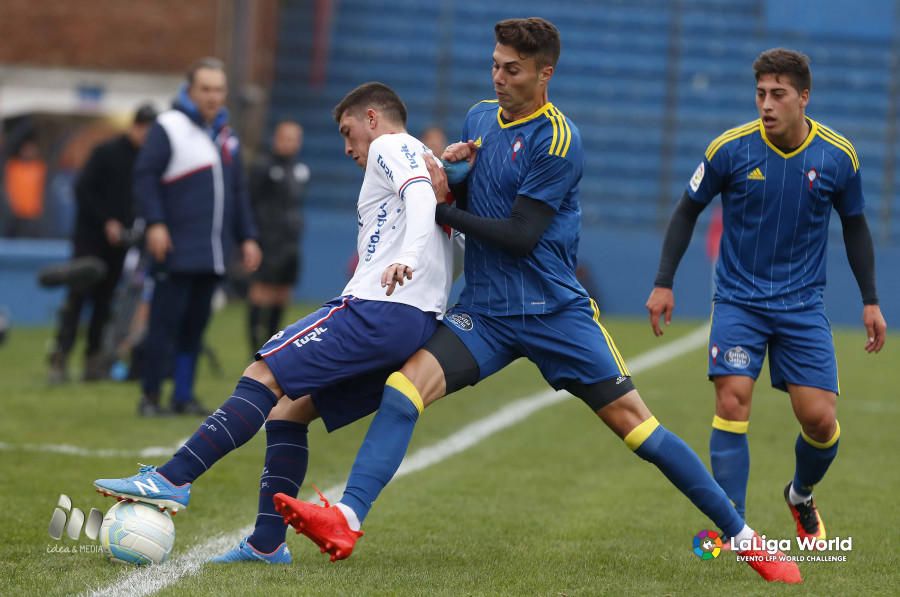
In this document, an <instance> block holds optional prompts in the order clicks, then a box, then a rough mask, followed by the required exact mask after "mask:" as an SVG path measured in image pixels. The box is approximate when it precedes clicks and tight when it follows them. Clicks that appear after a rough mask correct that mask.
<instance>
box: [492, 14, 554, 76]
mask: <svg viewBox="0 0 900 597" xmlns="http://www.w3.org/2000/svg"><path fill="white" fill-rule="evenodd" d="M494 38H495V39H496V40H497V43H498V44H500V45H503V46H510V47H511V48H513V49H515V50H516V52H518V53H519V54H520V55H521V56H525V57H528V58H532V57H533V58H534V60H535V62H537V64H538V67H544V66H548V65H549V66H553V67H555V66H556V62H557V61H558V60H559V51H560V41H559V29H557V28H556V26H555V25H554V24H553V23H551V22H550V21H548V20H546V19H542V18H540V17H530V18H527V19H506V20H505V21H500V22H499V23H497V24H496V25H494Z"/></svg>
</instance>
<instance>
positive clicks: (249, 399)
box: [157, 377, 278, 485]
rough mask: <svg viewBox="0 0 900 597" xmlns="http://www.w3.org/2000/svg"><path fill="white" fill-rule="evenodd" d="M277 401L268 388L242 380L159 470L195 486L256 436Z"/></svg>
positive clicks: (244, 378)
mask: <svg viewBox="0 0 900 597" xmlns="http://www.w3.org/2000/svg"><path fill="white" fill-rule="evenodd" d="M277 401H278V399H277V398H276V397H275V394H273V393H272V390H270V389H269V388H267V387H266V386H265V385H263V384H261V383H260V382H258V381H256V380H255V379H251V378H249V377H242V378H241V379H240V381H238V383H237V387H236V388H235V389H234V393H233V394H232V395H231V398H229V399H228V400H226V401H225V403H224V404H223V405H222V406H220V407H219V408H217V409H216V411H215V412H214V413H213V414H211V415H209V417H207V419H206V420H205V421H204V422H203V423H201V424H200V427H199V429H197V431H195V432H194V435H192V436H191V437H190V438H189V439H188V440H187V441H186V442H185V443H184V445H183V446H181V448H179V450H178V451H177V452H175V455H174V456H172V459H171V460H169V462H167V463H165V464H164V465H163V466H161V467H159V468H158V469H157V471H158V472H159V473H160V474H161V475H163V476H164V477H165V478H166V479H168V480H169V481H171V482H172V483H174V484H175V485H183V484H184V483H193V482H194V480H195V479H196V478H197V477H199V476H200V475H202V474H203V473H204V472H206V471H207V470H209V468H210V467H212V465H213V464H215V463H216V462H217V461H218V460H219V459H220V458H222V457H223V456H225V455H226V454H228V453H229V452H231V451H232V450H234V449H235V448H237V447H239V446H242V445H244V444H245V443H247V442H248V441H249V440H250V438H252V437H253V436H254V435H256V432H257V431H259V429H260V428H261V427H262V425H263V423H265V421H266V417H268V416H269V412H270V411H271V410H272V407H274V406H275V403H276V402H277Z"/></svg>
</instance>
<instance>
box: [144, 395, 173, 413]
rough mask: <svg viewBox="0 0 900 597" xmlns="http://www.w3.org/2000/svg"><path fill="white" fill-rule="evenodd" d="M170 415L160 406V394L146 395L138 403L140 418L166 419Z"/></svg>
mask: <svg viewBox="0 0 900 597" xmlns="http://www.w3.org/2000/svg"><path fill="white" fill-rule="evenodd" d="M169 414H170V413H169V411H167V410H164V409H163V407H161V406H160V405H159V394H144V395H143V396H141V401H140V402H139V403H138V416H139V417H165V416H168V415H169Z"/></svg>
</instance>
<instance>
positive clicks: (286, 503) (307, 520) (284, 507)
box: [272, 489, 363, 562]
mask: <svg viewBox="0 0 900 597" xmlns="http://www.w3.org/2000/svg"><path fill="white" fill-rule="evenodd" d="M316 492H317V493H318V494H319V499H321V500H322V502H323V503H324V504H325V505H324V506H319V505H318V504H311V503H310V502H303V501H300V500H298V499H296V498H292V497H291V496H289V495H287V494H285V493H276V494H275V495H274V496H273V497H272V501H273V502H274V503H275V509H276V510H278V513H279V514H281V516H282V518H284V522H285V523H287V524H289V525H291V526H292V527H294V529H296V531H297V532H298V533H303V534H304V535H306V536H307V537H309V538H310V539H312V541H313V543H315V544H316V545H318V546H319V550H320V551H321V552H322V553H326V552H327V553H328V554H330V555H331V561H332V562H335V561H337V560H343V559H345V558H349V557H350V554H351V553H353V546H354V545H356V541H357V539H359V538H360V537H362V536H363V532H362V531H354V530H352V529H351V528H350V525H348V524H347V519H346V518H344V514H343V512H341V510H340V509H339V508H337V507H335V506H332V505H331V504H329V503H328V500H327V499H325V496H324V495H322V492H321V491H319V490H318V489H316Z"/></svg>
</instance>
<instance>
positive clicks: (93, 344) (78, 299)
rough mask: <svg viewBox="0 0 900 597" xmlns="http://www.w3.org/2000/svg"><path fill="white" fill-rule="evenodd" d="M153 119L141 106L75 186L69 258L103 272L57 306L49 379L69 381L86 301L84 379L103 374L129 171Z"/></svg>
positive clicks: (130, 212) (126, 217) (127, 216)
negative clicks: (95, 261) (90, 261)
mask: <svg viewBox="0 0 900 597" xmlns="http://www.w3.org/2000/svg"><path fill="white" fill-rule="evenodd" d="M155 119H156V110H155V109H154V108H153V106H150V105H142V106H140V107H139V108H138V110H137V112H136V113H135V117H134V121H133V122H132V124H131V126H130V127H129V129H128V130H127V131H126V132H125V133H123V134H121V135H119V136H117V137H115V138H113V139H111V140H110V141H107V142H105V143H102V144H100V145H98V146H97V147H96V148H95V149H94V151H93V152H92V153H91V155H90V157H89V158H88V161H87V164H85V167H84V169H83V170H82V171H81V175H80V176H79V178H78V181H77V182H76V185H75V196H76V199H77V201H78V211H77V216H76V222H75V232H74V234H73V236H72V246H73V251H72V253H73V255H72V256H73V257H74V258H79V257H87V256H93V257H97V258H99V259H101V260H102V261H103V262H104V264H105V265H106V274H105V275H104V276H103V278H102V279H101V280H100V281H99V282H97V283H96V284H94V285H92V286H90V287H89V288H87V289H85V288H78V287H70V288H69V292H68V295H67V297H66V301H65V303H64V304H63V306H62V308H61V309H60V313H59V328H58V330H57V333H56V339H55V343H54V347H53V350H52V352H51V354H50V374H49V381H50V382H51V383H61V382H64V381H67V379H68V375H67V371H66V362H67V360H68V355H69V353H70V352H71V350H72V347H73V346H74V344H75V337H76V335H77V332H78V320H79V318H80V316H81V308H82V307H83V306H84V303H85V300H90V301H91V303H92V305H93V311H92V313H91V321H90V324H89V326H88V337H87V347H86V350H85V369H84V380H85V381H92V380H97V379H102V378H104V377H106V371H105V366H104V363H103V357H102V354H101V353H100V348H101V341H102V338H103V329H104V326H105V325H106V322H107V320H108V319H109V313H110V304H111V302H112V297H113V291H114V290H115V288H116V284H117V283H118V281H119V275H120V273H121V271H122V262H123V260H124V259H125V252H126V249H127V246H126V243H125V242H124V241H125V240H126V236H127V233H128V231H129V229H130V228H131V226H132V224H133V223H134V197H133V195H132V183H131V174H132V169H133V167H134V162H135V158H137V154H138V150H139V149H140V147H141V145H143V143H144V140H145V139H146V137H147V131H149V129H150V125H151V124H152V123H153V121H154V120H155Z"/></svg>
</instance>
